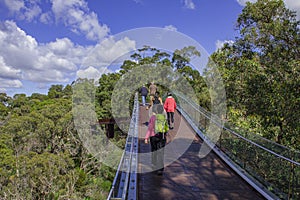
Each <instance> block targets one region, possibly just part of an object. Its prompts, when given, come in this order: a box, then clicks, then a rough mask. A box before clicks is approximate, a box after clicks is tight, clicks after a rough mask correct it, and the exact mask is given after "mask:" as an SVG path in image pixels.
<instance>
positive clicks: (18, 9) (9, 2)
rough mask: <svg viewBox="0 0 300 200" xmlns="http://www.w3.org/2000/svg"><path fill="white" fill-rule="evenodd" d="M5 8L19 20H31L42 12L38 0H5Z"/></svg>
mask: <svg viewBox="0 0 300 200" xmlns="http://www.w3.org/2000/svg"><path fill="white" fill-rule="evenodd" d="M4 3H5V5H6V6H7V8H8V9H9V10H10V12H11V13H13V14H15V15H16V16H17V17H18V18H20V19H21V20H27V21H32V20H33V19H35V18H36V17H37V16H39V15H40V14H41V13H42V9H41V8H40V6H39V5H38V4H39V3H40V1H39V0H31V1H25V0H5V1H4Z"/></svg>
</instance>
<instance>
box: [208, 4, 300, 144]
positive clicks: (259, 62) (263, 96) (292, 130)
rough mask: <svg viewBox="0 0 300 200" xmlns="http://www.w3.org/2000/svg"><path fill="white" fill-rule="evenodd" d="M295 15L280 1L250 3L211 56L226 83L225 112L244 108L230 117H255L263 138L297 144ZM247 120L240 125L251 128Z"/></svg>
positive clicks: (299, 104) (299, 46) (299, 51)
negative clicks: (229, 38) (232, 34)
mask: <svg viewBox="0 0 300 200" xmlns="http://www.w3.org/2000/svg"><path fill="white" fill-rule="evenodd" d="M295 16H296V15H295V13H294V12H291V11H290V10H288V9H287V8H285V6H284V2H283V1H281V0H258V1H257V2H256V3H253V4H252V3H248V4H247V6H246V7H245V8H244V9H243V11H242V13H241V14H240V16H239V18H238V20H237V28H238V31H239V37H237V38H236V40H235V41H234V43H233V44H232V45H229V44H226V45H225V46H224V47H223V48H222V49H221V50H218V51H217V52H215V53H214V54H213V55H212V56H211V58H212V60H213V61H214V62H215V63H216V64H217V66H218V69H219V71H220V72H221V74H222V77H223V80H224V82H225V87H226V91H227V100H228V102H227V103H228V105H229V106H230V107H231V108H233V109H231V110H229V112H232V111H233V110H239V112H241V113H243V115H242V116H240V120H238V119H234V120H232V121H235V120H236V122H237V123H238V121H241V120H243V119H248V118H251V117H252V116H256V117H255V118H257V119H259V120H258V121H259V122H258V123H259V124H260V125H259V126H258V127H260V130H258V129H256V130H257V131H259V132H260V133H261V134H262V135H263V136H264V137H266V138H268V139H272V140H275V141H276V142H278V143H280V144H283V145H289V146H292V147H294V148H298V147H299V139H297V138H299V127H300V122H299V115H300V113H299V112H300V101H299V86H300V79H299V76H300V66H299V55H300V32H299V24H300V23H299V21H297V20H296V18H295ZM233 115H234V114H233V113H229V114H228V116H231V117H232V116H233ZM246 121H247V122H245V123H248V125H246V124H244V125H243V126H244V127H250V124H249V123H250V122H249V120H246ZM250 121H251V120H250Z"/></svg>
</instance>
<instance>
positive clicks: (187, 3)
mask: <svg viewBox="0 0 300 200" xmlns="http://www.w3.org/2000/svg"><path fill="white" fill-rule="evenodd" d="M184 7H185V8H188V9H191V10H194V9H195V8H196V6H195V4H194V2H193V0H184Z"/></svg>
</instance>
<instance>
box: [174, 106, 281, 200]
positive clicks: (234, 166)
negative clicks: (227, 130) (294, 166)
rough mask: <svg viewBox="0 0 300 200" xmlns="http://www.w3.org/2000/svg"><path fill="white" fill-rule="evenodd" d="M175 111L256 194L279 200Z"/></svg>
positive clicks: (182, 112) (191, 122)
mask: <svg viewBox="0 0 300 200" xmlns="http://www.w3.org/2000/svg"><path fill="white" fill-rule="evenodd" d="M177 111H178V112H179V113H180V114H181V115H182V116H183V117H184V119H185V120H186V121H187V122H188V124H190V126H191V127H192V129H193V130H194V131H195V132H196V133H197V135H198V136H199V137H200V138H201V139H202V140H203V141H204V142H205V143H206V144H207V145H208V146H209V147H210V148H211V149H212V150H213V151H214V153H215V154H216V155H218V156H219V157H220V158H221V159H222V160H223V161H224V162H225V163H226V164H227V165H228V166H229V167H230V168H232V169H233V170H234V171H235V172H236V173H237V174H238V175H239V176H241V177H242V178H243V179H244V180H245V181H246V182H247V183H248V184H249V185H251V186H252V187H253V188H254V189H255V190H256V191H257V192H259V193H260V194H261V195H263V196H264V197H265V198H266V199H268V200H277V199H278V200H279V199H280V198H279V197H278V196H276V195H275V194H273V193H272V192H270V191H269V190H267V189H266V188H265V187H264V186H263V185H262V184H261V183H259V182H258V181H256V180H255V179H253V178H252V177H251V176H250V175H249V174H248V173H247V172H246V171H245V170H243V169H242V168H241V167H239V166H238V165H237V164H234V162H233V161H232V160H231V159H230V158H229V157H228V156H227V155H226V154H224V153H223V152H222V151H221V150H220V149H219V148H218V147H216V146H215V144H213V143H212V142H211V141H210V140H209V139H208V138H207V137H206V136H205V135H204V134H203V132H202V131H201V130H200V129H199V128H198V127H197V126H196V125H195V123H194V122H193V121H192V120H191V119H190V117H189V116H188V115H187V114H186V113H185V112H184V111H183V110H182V109H181V108H180V107H179V106H178V107H177Z"/></svg>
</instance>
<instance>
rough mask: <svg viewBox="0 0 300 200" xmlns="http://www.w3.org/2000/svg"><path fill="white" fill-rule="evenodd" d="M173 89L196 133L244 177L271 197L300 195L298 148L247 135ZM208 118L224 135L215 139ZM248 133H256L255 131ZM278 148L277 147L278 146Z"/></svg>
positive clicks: (267, 196) (284, 197)
mask: <svg viewBox="0 0 300 200" xmlns="http://www.w3.org/2000/svg"><path fill="white" fill-rule="evenodd" d="M173 93H174V94H175V95H176V97H178V100H179V105H180V106H179V112H181V113H182V114H183V116H184V117H185V118H186V119H187V121H188V122H189V123H190V124H191V126H192V127H193V128H194V129H195V131H196V133H197V134H198V135H199V136H200V137H201V138H202V139H203V140H204V141H205V142H206V143H207V144H208V145H209V146H210V147H211V148H212V150H213V151H215V153H216V154H217V155H219V156H220V157H221V158H222V159H223V160H224V161H225V162H226V163H227V164H228V165H229V166H230V167H232V168H235V169H234V170H235V171H236V172H237V173H238V174H239V175H240V176H241V177H243V178H244V179H245V180H246V179H247V180H246V181H247V182H248V183H249V184H250V185H252V186H253V187H254V188H255V189H257V190H258V191H259V192H261V194H263V195H264V196H265V197H266V198H267V199H273V198H283V199H286V198H289V199H290V198H291V199H293V198H296V197H297V196H299V195H300V190H299V188H300V180H299V176H300V163H299V162H298V159H299V157H300V155H299V152H298V151H292V150H290V149H288V148H287V147H285V146H282V145H278V144H276V143H275V144H274V142H272V141H269V140H267V139H265V138H258V137H255V136H254V138H252V139H254V140H251V139H249V138H246V137H244V136H243V135H241V134H239V133H237V132H236V131H233V130H231V129H230V128H228V127H226V126H225V125H222V124H221V123H219V122H217V121H218V120H221V119H220V118H218V117H216V116H214V115H213V114H212V113H210V112H208V111H206V110H204V109H203V108H202V107H200V106H199V105H197V104H196V103H194V102H193V101H192V100H191V99H187V98H185V97H184V96H183V95H181V94H179V93H177V92H174V91H173ZM198 108H199V109H198ZM181 109H182V110H181ZM195 113H198V115H195ZM200 116H201V117H202V119H203V117H204V118H205V124H204V127H203V124H201V122H200V120H199V119H200ZM197 117H199V119H198V118H197ZM188 118H190V119H188ZM214 119H216V120H217V121H215V120H214ZM206 120H207V121H209V122H210V123H213V124H215V125H216V126H218V127H219V128H220V130H221V135H220V138H219V140H218V141H217V142H212V140H211V138H209V135H208V134H206V131H207V129H206V128H207V127H206ZM210 125H212V124H210ZM201 126H202V127H201ZM246 136H251V137H253V135H246ZM257 139H264V141H265V142H269V143H268V144H272V145H274V146H275V145H276V146H275V147H276V148H278V147H280V148H281V150H282V151H280V152H279V153H278V152H275V151H273V150H271V149H272V147H273V149H274V146H271V147H270V148H268V146H264V145H261V144H260V143H259V142H260V141H261V140H259V141H255V140H257ZM257 142H258V143H257ZM263 144H265V143H263ZM276 148H275V150H277V149H276ZM282 152H284V153H286V152H288V153H289V157H287V156H284V155H283V154H281V153H282ZM296 156H298V157H296ZM293 158H294V159H293ZM296 158H297V161H296ZM274 195H276V197H274Z"/></svg>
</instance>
